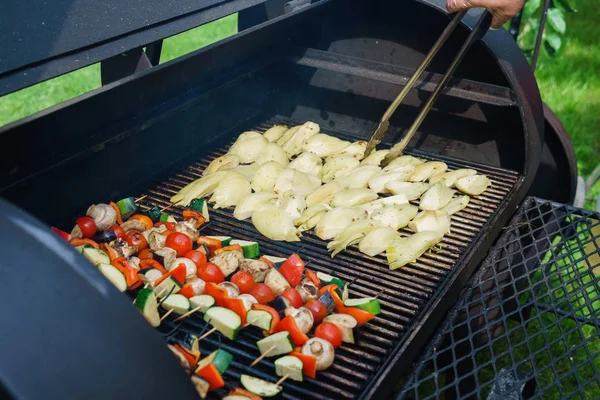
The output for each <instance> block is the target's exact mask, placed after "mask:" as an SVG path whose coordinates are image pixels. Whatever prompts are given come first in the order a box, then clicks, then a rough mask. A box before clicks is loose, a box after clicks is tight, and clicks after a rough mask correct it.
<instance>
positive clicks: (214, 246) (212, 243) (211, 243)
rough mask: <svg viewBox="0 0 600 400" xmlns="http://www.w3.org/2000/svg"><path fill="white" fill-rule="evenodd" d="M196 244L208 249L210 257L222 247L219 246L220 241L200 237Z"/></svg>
mask: <svg viewBox="0 0 600 400" xmlns="http://www.w3.org/2000/svg"><path fill="white" fill-rule="evenodd" d="M196 243H198V244H199V245H201V244H205V245H206V247H208V250H209V252H210V255H212V254H214V252H215V251H216V250H218V249H220V248H221V247H223V245H221V241H220V240H219V239H213V238H209V237H208V236H200V237H199V238H198V239H197V240H196Z"/></svg>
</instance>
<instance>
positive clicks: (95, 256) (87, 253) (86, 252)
mask: <svg viewBox="0 0 600 400" xmlns="http://www.w3.org/2000/svg"><path fill="white" fill-rule="evenodd" d="M81 254H83V256H84V257H85V258H87V259H88V260H89V262H91V263H92V264H94V265H98V264H110V257H109V256H108V254H106V253H105V252H104V250H100V249H95V248H93V247H87V248H85V249H83V250H82V252H81Z"/></svg>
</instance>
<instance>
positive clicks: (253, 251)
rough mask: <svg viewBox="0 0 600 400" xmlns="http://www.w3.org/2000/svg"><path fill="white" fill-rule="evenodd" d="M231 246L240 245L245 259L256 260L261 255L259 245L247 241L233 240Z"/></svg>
mask: <svg viewBox="0 0 600 400" xmlns="http://www.w3.org/2000/svg"><path fill="white" fill-rule="evenodd" d="M231 244H239V245H240V246H241V247H242V250H243V251H244V258H256V257H258V255H259V254H260V252H259V248H258V243H256V242H249V241H247V240H232V241H231Z"/></svg>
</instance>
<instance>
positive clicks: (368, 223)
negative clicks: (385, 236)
mask: <svg viewBox="0 0 600 400" xmlns="http://www.w3.org/2000/svg"><path fill="white" fill-rule="evenodd" d="M380 226H381V223H380V222H379V221H373V220H370V219H360V220H358V221H354V222H352V223H350V224H348V226H346V227H345V228H344V230H343V231H341V232H340V233H338V234H337V235H336V236H335V239H334V240H333V241H331V242H329V243H328V244H327V250H329V251H331V257H332V258H333V257H335V256H336V254H337V253H339V252H340V251H342V250H346V248H347V247H348V246H350V245H353V244H355V243H358V242H360V241H361V239H362V238H364V237H365V235H366V234H367V233H369V232H371V231H372V230H374V229H376V228H378V227H380Z"/></svg>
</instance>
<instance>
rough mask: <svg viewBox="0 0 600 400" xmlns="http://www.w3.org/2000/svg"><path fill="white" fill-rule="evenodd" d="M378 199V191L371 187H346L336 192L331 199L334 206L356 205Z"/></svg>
mask: <svg viewBox="0 0 600 400" xmlns="http://www.w3.org/2000/svg"><path fill="white" fill-rule="evenodd" d="M375 199H377V193H375V192H374V191H372V190H371V189H366V188H359V189H346V190H343V191H341V192H338V193H336V194H335V195H334V196H333V199H332V200H331V205H332V206H333V207H354V206H358V205H361V204H365V203H369V202H371V201H373V200H375Z"/></svg>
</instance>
